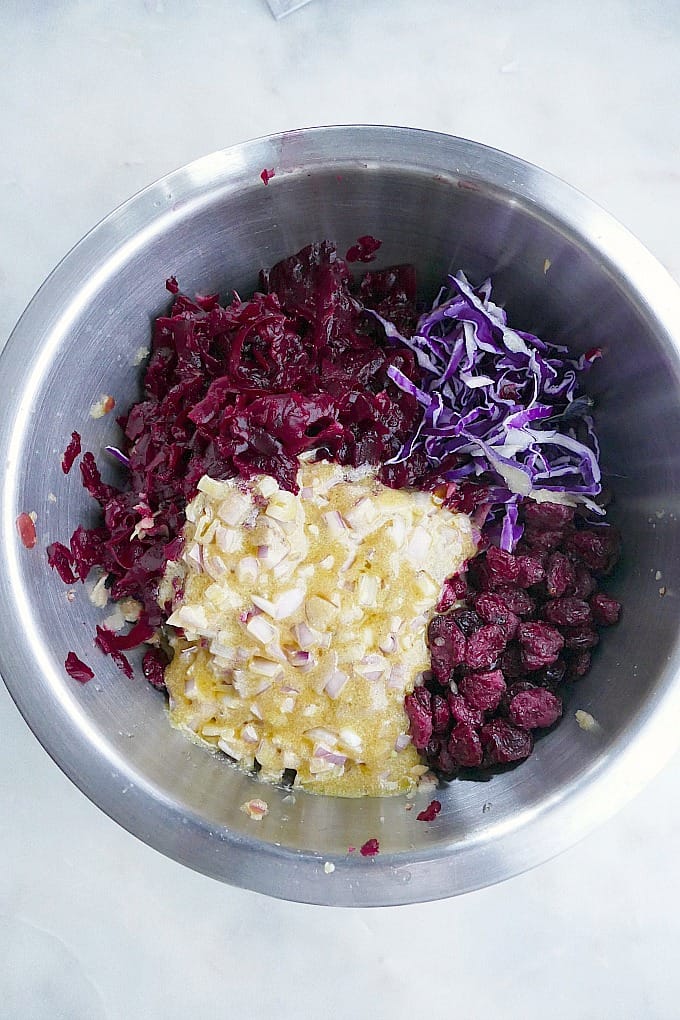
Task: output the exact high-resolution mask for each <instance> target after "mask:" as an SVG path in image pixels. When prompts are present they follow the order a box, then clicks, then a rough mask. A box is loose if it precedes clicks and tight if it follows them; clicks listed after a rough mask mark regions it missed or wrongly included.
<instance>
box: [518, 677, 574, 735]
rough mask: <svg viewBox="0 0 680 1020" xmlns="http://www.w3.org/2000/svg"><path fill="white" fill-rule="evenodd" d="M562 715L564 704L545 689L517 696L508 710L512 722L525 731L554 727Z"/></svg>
mask: <svg viewBox="0 0 680 1020" xmlns="http://www.w3.org/2000/svg"><path fill="white" fill-rule="evenodd" d="M561 715H562V702H561V701H560V699H559V698H558V697H556V695H554V694H552V693H551V692H550V691H546V690H545V688H543V687H537V688H536V689H535V690H533V691H523V692H522V693H520V694H516V695H515V697H514V698H513V699H512V701H511V702H510V707H509V709H508V717H509V719H510V722H511V723H514V724H515V726H521V727H522V729H525V730H533V729H538V728H541V729H544V728H545V727H547V726H552V724H553V723H554V722H557V720H558V719H559V718H560V716H561Z"/></svg>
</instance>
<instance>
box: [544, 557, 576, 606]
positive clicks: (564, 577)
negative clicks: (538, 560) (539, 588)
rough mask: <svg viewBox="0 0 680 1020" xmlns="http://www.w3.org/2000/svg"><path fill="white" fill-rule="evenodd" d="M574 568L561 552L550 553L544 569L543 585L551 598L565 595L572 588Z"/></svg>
mask: <svg viewBox="0 0 680 1020" xmlns="http://www.w3.org/2000/svg"><path fill="white" fill-rule="evenodd" d="M574 580H575V577H574V568H573V566H572V565H571V563H570V562H569V560H568V559H567V557H566V556H565V555H564V553H561V552H554V553H551V554H550V556H549V557H548V563H547V566H546V569H545V586H546V590H547V592H548V595H550V596H551V597H552V598H559V597H560V595H566V594H568V593H569V590H570V589H571V590H573V588H574Z"/></svg>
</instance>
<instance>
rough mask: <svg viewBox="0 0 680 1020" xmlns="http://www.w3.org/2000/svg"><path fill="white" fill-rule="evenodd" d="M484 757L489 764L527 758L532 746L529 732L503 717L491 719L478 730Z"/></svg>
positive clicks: (500, 763)
mask: <svg viewBox="0 0 680 1020" xmlns="http://www.w3.org/2000/svg"><path fill="white" fill-rule="evenodd" d="M480 739H481V742H482V747H483V748H484V757H485V760H486V761H488V763H489V764H490V765H505V764H506V763H507V762H511V761H522V759H523V758H528V757H529V755H530V754H531V751H532V748H533V746H534V743H533V740H532V738H531V733H529V731H528V730H522V729H519V728H518V727H517V726H513V725H512V723H509V722H506V721H505V719H492V720H491V722H488V723H485V724H484V726H482V729H481V732H480Z"/></svg>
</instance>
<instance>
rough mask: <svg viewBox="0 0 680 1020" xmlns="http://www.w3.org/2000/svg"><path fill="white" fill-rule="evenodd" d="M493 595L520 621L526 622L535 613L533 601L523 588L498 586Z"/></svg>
mask: <svg viewBox="0 0 680 1020" xmlns="http://www.w3.org/2000/svg"><path fill="white" fill-rule="evenodd" d="M494 595H497V596H498V598H500V599H502V600H503V602H505V604H506V606H507V607H508V609H509V610H510V612H511V613H514V614H515V616H519V617H520V619H522V620H526V619H527V618H528V617H530V616H533V615H534V613H535V612H536V603H535V601H534V600H533V599H532V597H531V595H529V594H527V592H526V591H524V589H523V588H517V587H515V585H513V584H503V585H498V586H497V588H496V590H495V591H494Z"/></svg>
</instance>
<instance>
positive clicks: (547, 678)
mask: <svg viewBox="0 0 680 1020" xmlns="http://www.w3.org/2000/svg"><path fill="white" fill-rule="evenodd" d="M566 672H567V664H566V662H565V661H564V659H555V661H554V662H552V663H551V664H550V665H549V666H544V667H543V669H539V670H536V671H535V672H534V673H532V674H531V679H532V680H533V682H534V683H535V684H539V685H540V686H541V687H557V685H558V684H561V683H562V681H563V680H564V676H565V673H566Z"/></svg>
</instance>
